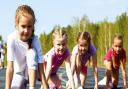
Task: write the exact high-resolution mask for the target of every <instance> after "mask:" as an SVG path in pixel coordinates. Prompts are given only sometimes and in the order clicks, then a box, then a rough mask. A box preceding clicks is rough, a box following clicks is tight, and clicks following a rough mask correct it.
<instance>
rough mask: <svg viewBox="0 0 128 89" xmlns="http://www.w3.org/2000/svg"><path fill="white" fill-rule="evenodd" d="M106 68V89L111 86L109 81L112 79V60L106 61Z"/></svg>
mask: <svg viewBox="0 0 128 89" xmlns="http://www.w3.org/2000/svg"><path fill="white" fill-rule="evenodd" d="M104 64H105V68H106V89H108V88H110V86H109V82H110V81H111V74H112V66H111V61H105V62H104Z"/></svg>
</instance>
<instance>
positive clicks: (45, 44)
mask: <svg viewBox="0 0 128 89" xmlns="http://www.w3.org/2000/svg"><path fill="white" fill-rule="evenodd" d="M63 28H64V30H65V31H66V32H67V34H68V37H69V38H68V48H69V50H70V52H71V51H72V48H73V47H74V45H75V44H76V37H77V34H78V32H80V31H88V32H89V33H90V34H91V37H92V43H93V44H94V45H95V47H96V49H97V59H98V65H99V66H102V65H103V57H104V55H105V53H106V52H107V50H108V49H109V48H110V47H111V45H112V38H113V36H114V34H115V33H121V34H122V35H123V37H124V48H125V49H126V52H128V15H127V13H123V14H121V15H120V16H117V18H116V21H115V22H108V21H107V20H104V21H102V22H97V23H93V22H90V21H89V19H88V18H87V17H86V16H83V17H82V18H80V19H79V18H74V22H73V23H72V24H70V25H68V26H67V27H63ZM51 34H52V31H51V33H49V34H46V33H42V34H41V35H40V40H41V46H42V48H43V53H44V54H45V53H46V52H47V51H48V50H49V49H50V48H51V47H52V35H51ZM127 54H128V53H127Z"/></svg>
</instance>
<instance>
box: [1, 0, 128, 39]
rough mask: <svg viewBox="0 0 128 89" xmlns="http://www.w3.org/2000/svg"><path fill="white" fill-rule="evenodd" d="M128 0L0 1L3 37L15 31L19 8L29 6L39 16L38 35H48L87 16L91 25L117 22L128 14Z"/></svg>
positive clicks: (37, 23) (5, 37) (37, 17)
mask: <svg viewBox="0 0 128 89" xmlns="http://www.w3.org/2000/svg"><path fill="white" fill-rule="evenodd" d="M127 3H128V2H127V0H11V1H8V2H7V0H1V1H0V13H1V14H0V35H2V37H3V39H4V40H5V41H6V40H7V36H8V35H9V34H10V33H11V32H13V31H14V30H15V23H14V22H15V19H14V18H15V11H16V9H17V7H18V6H19V5H22V4H27V5H30V6H31V7H32V8H33V10H34V12H35V15H36V19H37V22H36V25H35V28H36V32H35V33H36V34H37V35H38V36H39V35H40V33H42V32H46V33H49V32H50V31H51V30H52V28H53V26H54V25H56V24H60V25H61V26H67V25H68V24H72V22H73V20H74V17H76V18H81V17H82V16H84V15H86V16H87V17H88V19H89V20H90V21H91V22H99V21H103V20H104V19H106V18H107V19H108V21H112V22H113V21H115V19H116V17H117V16H118V15H121V14H122V13H123V12H128V5H127Z"/></svg>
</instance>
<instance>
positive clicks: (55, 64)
mask: <svg viewBox="0 0 128 89" xmlns="http://www.w3.org/2000/svg"><path fill="white" fill-rule="evenodd" d="M69 55H70V53H69V51H68V49H67V50H66V51H65V52H64V53H63V55H61V56H60V55H57V54H56V52H55V50H54V48H52V49H51V50H50V51H49V52H48V53H46V55H45V56H44V61H45V62H46V63H47V60H48V58H49V56H50V57H51V58H52V59H51V60H52V70H51V74H52V73H56V72H57V70H58V69H59V67H60V65H61V64H62V63H63V62H64V60H65V59H66V58H67V57H69Z"/></svg>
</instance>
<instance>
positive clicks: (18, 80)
mask: <svg viewBox="0 0 128 89" xmlns="http://www.w3.org/2000/svg"><path fill="white" fill-rule="evenodd" d="M24 81H25V79H24V76H22V75H20V74H13V80H12V84H11V89H25V88H26V86H25V84H24Z"/></svg>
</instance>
